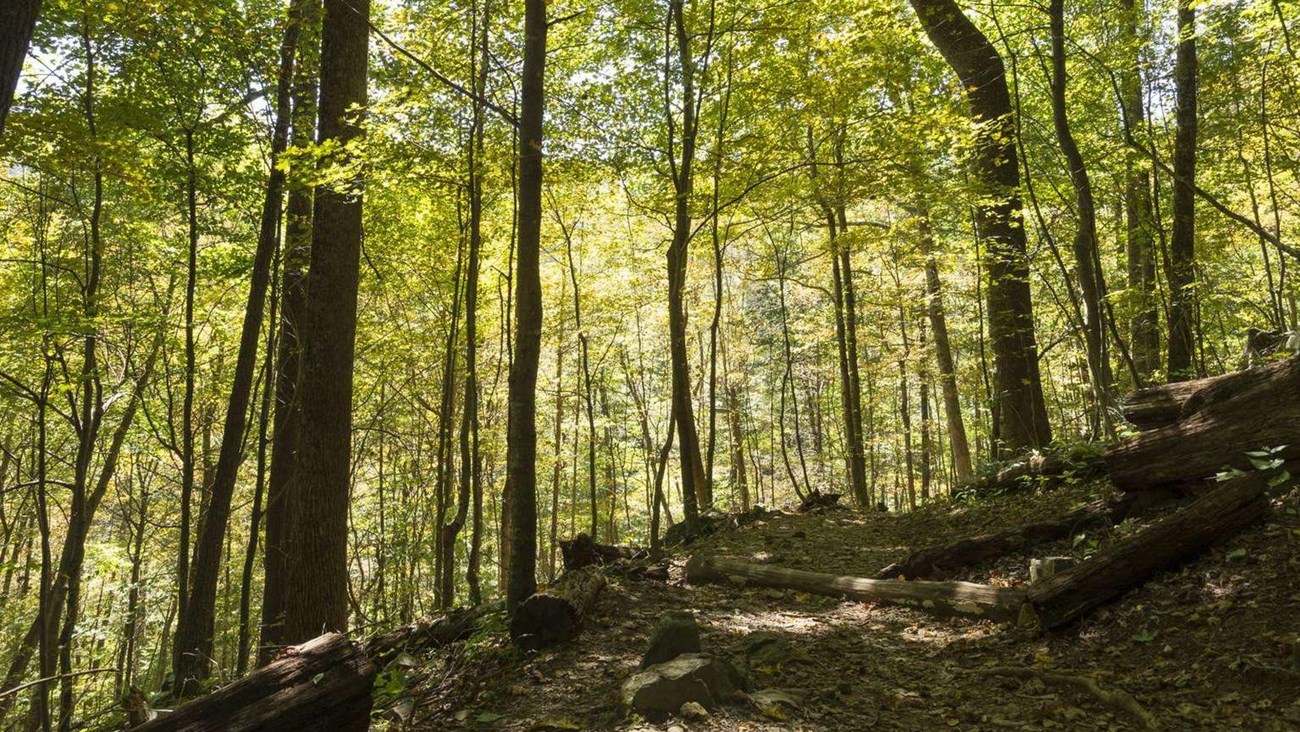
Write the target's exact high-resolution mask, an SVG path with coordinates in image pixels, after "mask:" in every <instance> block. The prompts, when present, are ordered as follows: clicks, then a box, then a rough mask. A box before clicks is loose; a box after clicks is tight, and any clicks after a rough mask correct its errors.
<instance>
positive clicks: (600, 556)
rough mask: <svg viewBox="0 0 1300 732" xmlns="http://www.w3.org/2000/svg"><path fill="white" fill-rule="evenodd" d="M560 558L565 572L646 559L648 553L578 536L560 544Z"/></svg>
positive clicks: (644, 550) (586, 536)
mask: <svg viewBox="0 0 1300 732" xmlns="http://www.w3.org/2000/svg"><path fill="white" fill-rule="evenodd" d="M560 556H561V557H562V558H563V560H564V570H565V571H566V572H567V571H569V570H572V569H582V568H583V567H590V566H591V565H598V566H599V565H606V564H613V563H614V562H617V561H620V560H624V559H626V560H637V559H647V558H649V557H650V552H649V551H648V550H646V549H641V548H639V547H631V546H613V545H610V544H597V543H596V540H595V539H592V538H591V536H590V535H588V534H578V535H577V536H575V537H573V538H572V539H569V540H568V541H561V542H560Z"/></svg>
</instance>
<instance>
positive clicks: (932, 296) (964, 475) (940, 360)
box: [915, 207, 973, 483]
mask: <svg viewBox="0 0 1300 732" xmlns="http://www.w3.org/2000/svg"><path fill="white" fill-rule="evenodd" d="M915 215H916V216H917V218H918V221H917V226H918V228H919V232H918V233H919V235H920V242H921V254H922V255H923V256H924V257H925V295H926V314H927V315H928V316H929V319H930V330H931V331H932V332H933V334H934V359H935V362H936V363H937V364H938V366H939V387H940V389H941V390H942V391H943V415H944V420H945V423H946V424H947V425H948V444H949V447H950V449H951V450H952V465H953V472H954V473H955V474H956V478H957V482H959V483H964V482H965V481H967V480H970V477H971V473H972V470H973V468H972V465H971V457H970V441H969V440H968V439H967V437H966V421H965V419H964V418H963V417H962V413H961V395H960V393H959V391H958V387H957V366H956V363H955V361H954V359H953V357H952V339H951V338H950V337H949V335H948V316H947V313H946V312H945V310H944V306H943V282H942V281H941V280H940V277H939V258H938V256H937V255H936V253H935V250H936V248H935V243H934V231H933V230H932V229H931V228H930V214H929V212H928V211H927V210H926V209H925V208H924V207H918V209H917V210H916V212H915Z"/></svg>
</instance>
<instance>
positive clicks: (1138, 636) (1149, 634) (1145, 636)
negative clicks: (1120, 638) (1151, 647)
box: [1133, 628, 1160, 643]
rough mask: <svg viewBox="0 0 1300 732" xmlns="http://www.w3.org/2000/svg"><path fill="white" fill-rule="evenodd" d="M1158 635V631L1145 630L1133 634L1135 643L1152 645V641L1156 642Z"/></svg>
mask: <svg viewBox="0 0 1300 732" xmlns="http://www.w3.org/2000/svg"><path fill="white" fill-rule="evenodd" d="M1158 635H1160V631H1158V630H1151V629H1149V628H1143V629H1142V630H1139V631H1138V632H1136V633H1134V634H1133V642H1135V643H1150V642H1151V641H1153V640H1155V639H1156V636H1158Z"/></svg>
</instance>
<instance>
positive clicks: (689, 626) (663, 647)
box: [641, 610, 701, 668]
mask: <svg viewBox="0 0 1300 732" xmlns="http://www.w3.org/2000/svg"><path fill="white" fill-rule="evenodd" d="M700 650H701V648H700V626H698V625H696V623H695V614H694V613H692V612H690V611H689V610H684V611H683V610H673V611H670V612H667V613H664V615H663V617H661V618H659V623H658V624H657V625H656V626H655V629H654V633H653V634H651V636H650V647H649V648H648V649H647V650H646V652H645V656H644V657H643V658H642V659H641V668H646V667H648V666H653V665H655V664H656V663H663V662H664V661H671V660H673V659H674V658H677V657H678V656H680V655H682V654H683V653H699V652H700Z"/></svg>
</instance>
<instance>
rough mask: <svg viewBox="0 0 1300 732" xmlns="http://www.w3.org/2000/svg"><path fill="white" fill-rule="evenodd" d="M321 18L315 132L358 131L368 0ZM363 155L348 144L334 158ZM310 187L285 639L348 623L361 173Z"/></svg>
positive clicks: (343, 2)
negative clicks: (308, 260) (311, 198)
mask: <svg viewBox="0 0 1300 732" xmlns="http://www.w3.org/2000/svg"><path fill="white" fill-rule="evenodd" d="M324 10H325V14H324V19H323V22H322V26H321V75H320V79H321V81H320V141H321V142H322V143H330V142H332V143H336V144H340V145H342V146H344V149H346V145H347V143H349V142H352V141H353V140H355V139H357V138H359V137H360V135H361V128H360V126H359V125H358V124H357V122H356V120H355V119H354V117H353V115H355V114H356V111H355V110H356V109H357V108H359V107H364V106H365V104H366V76H367V57H368V46H369V44H368V39H369V17H370V4H369V0H326V2H325V3H324ZM359 162H360V161H358V160H355V159H353V158H351V156H350V155H348V154H347V153H344V156H343V158H342V159H341V160H339V161H338V163H339V164H342V165H349V166H356V165H357V164H358V163H359ZM348 173H349V175H348V176H347V180H346V182H345V183H341V184H339V187H333V186H321V187H319V188H318V189H317V190H316V203H315V211H314V214H313V221H312V248H311V277H310V279H309V281H308V285H307V318H306V320H307V322H306V328H305V332H304V334H303V335H304V336H305V337H304V338H303V341H302V346H303V355H302V361H303V365H304V368H303V377H302V385H301V389H302V392H303V394H304V395H305V396H307V397H309V398H305V399H303V403H302V429H301V432H300V435H299V444H298V459H297V464H296V466H295V468H294V475H293V478H292V485H291V486H290V487H289V488H288V490H290V491H293V492H295V493H296V494H297V497H298V499H300V500H299V505H298V506H297V510H296V513H297V514H298V515H297V520H296V522H295V524H296V525H295V526H294V529H293V540H292V546H291V552H292V554H291V557H290V560H289V563H288V564H289V568H288V569H289V577H288V579H289V581H288V592H287V599H286V603H285V620H284V626H285V627H284V639H285V640H287V641H290V642H292V641H302V640H306V639H308V638H312V637H315V636H316V635H317V634H318V633H319V632H320V631H321V630H322V629H326V630H344V629H346V628H347V621H348V605H347V588H348V570H347V523H348V495H349V488H350V467H351V454H352V371H353V356H354V351H355V336H356V326H357V287H358V281H359V279H360V255H361V200H362V184H363V180H364V178H363V174H362V172H361V170H360V169H359V168H354V169H352V170H349V171H348Z"/></svg>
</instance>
